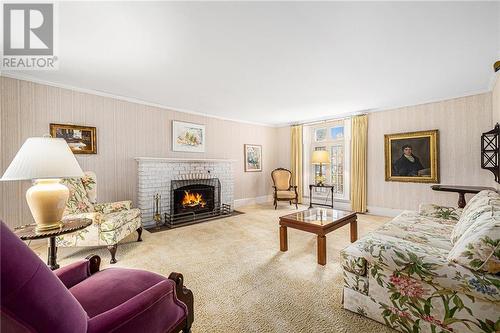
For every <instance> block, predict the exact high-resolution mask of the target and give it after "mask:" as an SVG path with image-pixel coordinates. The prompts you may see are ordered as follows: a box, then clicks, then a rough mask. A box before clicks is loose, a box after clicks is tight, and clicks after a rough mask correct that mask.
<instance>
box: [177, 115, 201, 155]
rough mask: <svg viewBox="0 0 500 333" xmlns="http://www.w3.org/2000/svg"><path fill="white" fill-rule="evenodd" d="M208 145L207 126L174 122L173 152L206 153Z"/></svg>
mask: <svg viewBox="0 0 500 333" xmlns="http://www.w3.org/2000/svg"><path fill="white" fill-rule="evenodd" d="M205 143H206V134H205V125H201V124H195V123H187V122H183V121H177V120H173V121H172V150H173V151H181V152H189V153H204V152H205Z"/></svg>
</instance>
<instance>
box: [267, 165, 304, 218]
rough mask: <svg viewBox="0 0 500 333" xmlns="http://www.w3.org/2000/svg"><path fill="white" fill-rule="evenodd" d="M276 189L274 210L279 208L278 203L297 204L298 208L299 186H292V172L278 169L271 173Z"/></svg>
mask: <svg viewBox="0 0 500 333" xmlns="http://www.w3.org/2000/svg"><path fill="white" fill-rule="evenodd" d="M271 178H272V179H273V183H274V186H273V189H274V209H276V208H278V201H288V202H290V204H292V202H294V203H295V207H296V208H298V197H299V195H298V193H297V186H294V185H292V183H291V181H292V173H291V172H290V170H287V169H283V168H278V169H275V170H273V171H272V172H271Z"/></svg>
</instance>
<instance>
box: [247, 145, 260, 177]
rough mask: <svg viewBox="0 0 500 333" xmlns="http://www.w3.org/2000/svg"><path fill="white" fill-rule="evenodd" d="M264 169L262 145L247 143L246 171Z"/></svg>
mask: <svg viewBox="0 0 500 333" xmlns="http://www.w3.org/2000/svg"><path fill="white" fill-rule="evenodd" d="M259 171H262V146H261V145H245V172H259Z"/></svg>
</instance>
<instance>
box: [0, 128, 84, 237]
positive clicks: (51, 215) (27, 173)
mask: <svg viewBox="0 0 500 333" xmlns="http://www.w3.org/2000/svg"><path fill="white" fill-rule="evenodd" d="M77 177H83V171H82V169H81V168H80V165H78V162H77V161H76V158H75V156H74V155H73V153H72V152H71V149H70V148H69V146H68V144H67V143H66V141H64V139H55V138H50V137H43V138H40V137H39V138H28V140H26V142H25V143H24V144H23V145H22V146H21V149H19V151H18V152H17V154H16V156H15V157H14V159H13V160H12V162H11V163H10V165H9V167H8V168H7V170H6V171H5V173H4V174H3V176H2V178H1V179H0V180H2V181H8V180H28V179H31V180H33V186H32V187H30V188H29V189H28V191H26V201H28V206H29V207H30V210H31V214H32V215H33V218H34V219H35V222H36V224H37V228H36V229H37V230H38V231H43V230H50V229H56V228H59V227H60V226H61V220H62V215H63V212H64V208H65V207H66V202H67V201H68V198H69V190H68V188H67V187H66V186H65V185H63V184H61V183H60V180H61V178H77Z"/></svg>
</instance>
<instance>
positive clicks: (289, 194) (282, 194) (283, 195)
mask: <svg viewBox="0 0 500 333" xmlns="http://www.w3.org/2000/svg"><path fill="white" fill-rule="evenodd" d="M276 195H277V197H278V199H294V200H295V191H276Z"/></svg>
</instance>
